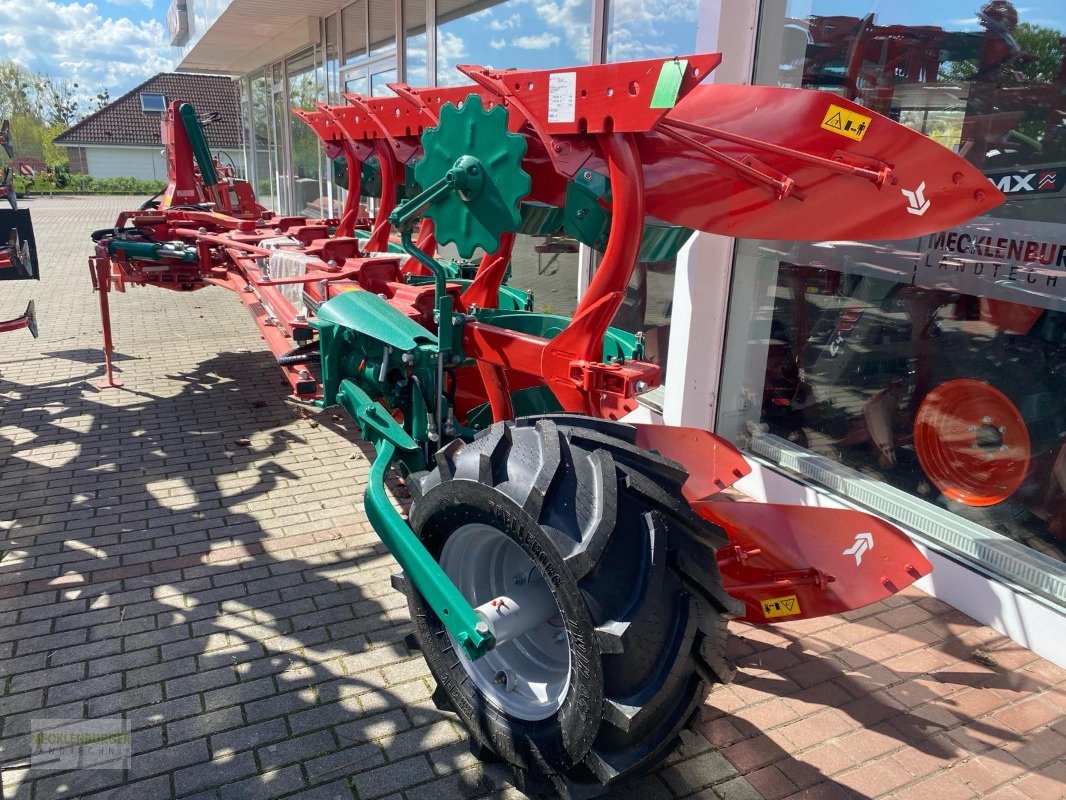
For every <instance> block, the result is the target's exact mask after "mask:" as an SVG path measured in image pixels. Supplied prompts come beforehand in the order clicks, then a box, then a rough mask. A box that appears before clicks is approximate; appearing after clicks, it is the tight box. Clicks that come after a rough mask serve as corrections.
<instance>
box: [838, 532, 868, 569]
mask: <svg viewBox="0 0 1066 800" xmlns="http://www.w3.org/2000/svg"><path fill="white" fill-rule="evenodd" d="M873 549H874V535H873V534H872V533H859V534H856V536H855V544H853V545H852V546H851V547H849V548H848V549H847V550H845V551H844V552H843V553H841V555H845V556H855V566H856V567H857V566H859V565H860V564H862V554H863V553H865V552H866V551H867V550H873Z"/></svg>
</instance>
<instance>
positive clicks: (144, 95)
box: [141, 92, 167, 114]
mask: <svg viewBox="0 0 1066 800" xmlns="http://www.w3.org/2000/svg"><path fill="white" fill-rule="evenodd" d="M166 110H167V99H166V97H164V96H163V95H161V94H157V93H154V92H141V111H144V112H146V113H149V114H162V113H163V112H164V111H166Z"/></svg>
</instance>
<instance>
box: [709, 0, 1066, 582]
mask: <svg viewBox="0 0 1066 800" xmlns="http://www.w3.org/2000/svg"><path fill="white" fill-rule="evenodd" d="M770 5H772V6H774V8H773V9H770V8H769V7H768V6H764V12H765V13H764V18H763V20H762V25H761V28H760V37H759V41H760V43H759V65H758V68H757V76H756V77H757V82H759V83H771V84H778V85H786V86H802V87H805V88H810V89H818V90H822V91H827V92H833V93H836V94H839V95H841V96H843V97H846V98H849V99H851V100H854V101H856V102H859V103H861V104H863V105H865V106H867V107H869V108H871V109H873V110H875V111H877V112H879V113H881V114H885V115H887V116H889V117H891V118H894V119H896V120H898V121H900V122H902V123H903V124H905V125H908V126H910V127H913V128H916V129H917V130H920V131H922V132H923V133H925V134H926V135H928V136H930V137H932V138H934V139H936V140H937V141H939V142H940V143H941V144H943V145H944V146H945V147H949V148H951V149H953V150H955V151H956V152H958V153H960V154H962V155H963V156H964V157H965V158H966V159H967V160H969V161H970V162H971V163H973V164H974V165H975V166H977V167H978V168H979V169H981V170H982V171H983V172H984V173H985V174H986V175H987V176H988V178H989V180H990V181H991V182H992V183H994V184H995V185H997V186H999V187H1000V188H1001V189H1002V190H1003V191H1004V192H1005V193H1006V194H1007V202H1006V203H1005V204H1004V205H1002V206H1000V207H999V208H997V209H995V210H993V211H992V212H991V213H990V214H989V215H987V216H985V217H982V218H979V219H977V220H974V221H972V222H970V223H968V224H966V225H962V226H959V227H958V228H955V229H952V230H949V231H943V232H940V233H936V234H933V235H930V236H924V237H921V238H919V239H917V240H908V241H902V242H882V243H878V245H877V246H875V247H871V246H870V245H869V244H859V243H855V242H808V243H794V242H776V241H775V242H761V241H739V242H738V243H737V244H738V249H737V258H736V264H735V269H734V276H735V277H734V280H733V286H732V295H731V300H730V313H729V324H728V336H727V348H726V349H727V353H726V360H725V364H724V370H723V380H722V386H721V400H720V404H719V421H718V425H719V430H720V431H721V432H722V433H724V434H725V435H727V436H729V437H730V438H732V439H734V440H735V441H737V442H739V443H741V444H742V445H745V446H747V447H749V448H750V449H751V450H753V451H754V452H755V453H757V454H759V455H761V456H763V457H766V458H770V459H785V460H786V461H787V462H788V465H790V466H791V467H792V468H794V469H796V470H798V471H800V472H801V473H803V474H805V475H806V477H807V478H809V479H811V480H813V481H816V482H817V481H822V482H826V481H829V482H831V483H832V485H833V487H834V488H835V489H836V490H838V491H841V492H842V493H844V494H851V496H852V499H853V500H856V501H858V502H861V503H865V504H867V505H871V506H872V507H874V508H875V510H877V511H879V512H880V513H883V514H885V515H887V516H891V517H894V518H896V519H897V520H899V521H901V522H904V523H905V524H907V525H908V526H909V527H911V528H913V529H915V530H918V531H919V532H921V533H923V534H926V535H929V536H933V537H934V538H936V537H942V539H941V542H942V544H944V546H945V547H948V548H949V549H951V550H953V551H954V552H955V553H957V554H960V553H961V554H963V555H965V556H968V557H970V558H975V559H977V560H980V561H982V562H983V563H984V566H985V567H986V568H988V569H992V570H998V571H1001V572H1004V573H1007V574H1008V576H1009V577H1011V578H1013V579H1015V580H1018V581H1019V582H1022V583H1024V584H1026V585H1028V586H1030V588H1036V589H1037V590H1038V591H1042V592H1044V593H1045V594H1046V595H1048V596H1051V597H1052V598H1053V599H1057V600H1059V601H1060V602H1061V601H1063V600H1066V596H1062V593H1061V590H1062V580H1061V577H1060V578H1059V579H1057V581H1058V582H1057V583H1056V582H1055V581H1054V580H1050V579H1049V580H1048V582H1045V583H1041V581H1043V580H1044V578H1043V577H1040V576H1047V575H1049V574H1053V573H1054V572H1055V569H1058V574H1059V575H1060V576H1061V569H1059V567H1058V566H1057V565H1056V568H1055V569H1051V570H1048V569H1040V568H1033V564H1039V563H1040V562H1041V559H1042V558H1046V559H1052V560H1057V561H1062V560H1063V557H1064V554H1066V126H1064V109H1063V105H1062V97H1063V92H1064V90H1066V38H1064V35H1066V34H1064V31H1066V10H1064V7H1063V5H1062V4H1061V2H1058V0H1054V1H1052V0H1036V2H1033V3H1029V4H1027V5H1026V7H1025V8H1015V7H1014V6H1012V5H1011V4H1010V3H1007V2H1003V0H997V1H996V2H988V3H985V4H984V5H983V6H982V7H981V8H980V9H979V11H978V13H977V14H976V15H975V14H974V12H973V7H974V4H973V3H972V2H970V0H957V1H953V2H946V3H940V4H938V6H937V8H936V13H935V14H933V12H932V10H931V9H930V8H929V7H928V4H918V3H903V4H898V5H895V4H893V5H887V4H880V5H877V6H874V5H873V4H871V3H869V2H861V1H860V0H855V1H854V2H844V3H840V2H835V3H828V2H821V1H820V0H815V1H814V2H813V3H812V2H805V3H793V2H790V3H788V4H787V6H785V5H784V4H770ZM830 8H831V11H830V10H827V9H830ZM783 9H784V13H781V12H782V10H783ZM796 9H802V11H801V12H799V13H797V14H796V15H795V16H793V12H794V11H796ZM845 12H846V13H845ZM771 14H776V16H773V17H771V16H770V15H771ZM800 14H802V16H800ZM797 454H798V455H797ZM804 454H806V455H804ZM812 456H821V457H823V458H821V459H818V458H812ZM827 459H828V460H827ZM834 463H835V464H836V465H839V467H840V468H841V469H840V471H835V470H836V467H834V466H833V464H834ZM811 465H817V469H815V468H814V467H812V466H811ZM826 465H829V466H826ZM804 470H806V472H805V471H804ZM816 473H817V475H816ZM818 475H821V476H822V477H818ZM923 509H924V510H923ZM937 531H940V533H937ZM990 531H991V532H994V533H995V534H1001V535H1002V536H1003V537H1007V538H1006V539H1003V538H1000V537H997V536H994V535H990V533H989V532H990ZM953 537H954V540H952V538H953ZM949 540H952V541H949ZM1008 540H1014V542H1017V543H1021V544H1024V545H1027V546H1028V547H1029V548H1031V549H1032V550H1035V551H1037V552H1038V553H1039V554H1042V555H1036V554H1034V553H1032V550H1030V551H1026V550H1025V549H1024V548H1018V547H1017V545H1016V544H1013V543H1011V542H1010V541H1008ZM996 542H1000V543H1002V544H995V543H996ZM989 548H995V550H996V556H995V557H989V556H988V554H989V553H990V552H991V550H990V549H989ZM1004 554H1006V555H1004ZM1034 559H1035V560H1034ZM1044 563H1051V562H1048V561H1045V562H1044ZM1022 564H1025V565H1028V566H1027V567H1026V568H1025V569H1024V570H1023V569H1022V568H1021V567H1020V566H1018V565H1022ZM1011 565H1013V566H1011ZM1016 567H1017V569H1015V568H1016ZM1034 576H1036V577H1034ZM1037 584H1039V585H1037Z"/></svg>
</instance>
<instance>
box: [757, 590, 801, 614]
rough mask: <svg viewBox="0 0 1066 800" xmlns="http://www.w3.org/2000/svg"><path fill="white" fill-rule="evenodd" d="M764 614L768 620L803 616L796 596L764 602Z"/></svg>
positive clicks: (775, 598) (774, 598) (773, 598)
mask: <svg viewBox="0 0 1066 800" xmlns="http://www.w3.org/2000/svg"><path fill="white" fill-rule="evenodd" d="M762 613H763V616H765V617H766V618H767V619H773V618H774V617H794V616H795V615H796V614H801V613H803V612H801V611H800V603H799V599H798V598H797V597H796V595H794V594H790V595H789V596H788V597H772V598H770V599H769V600H763V601H762Z"/></svg>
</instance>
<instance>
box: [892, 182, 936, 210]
mask: <svg viewBox="0 0 1066 800" xmlns="http://www.w3.org/2000/svg"><path fill="white" fill-rule="evenodd" d="M900 191H901V192H903V196H904V197H906V198H907V213H908V214H914V215H916V216H919V217H920V216H922V215H923V214H925V212H926V211H928V210H929V206H931V205H932V204H933V203H932V201H931V200H926V199H925V181H922V182H921V183H919V184H918V188H917V189H915V190H914V191H913V192H912V191H910V190H908V189H900Z"/></svg>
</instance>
